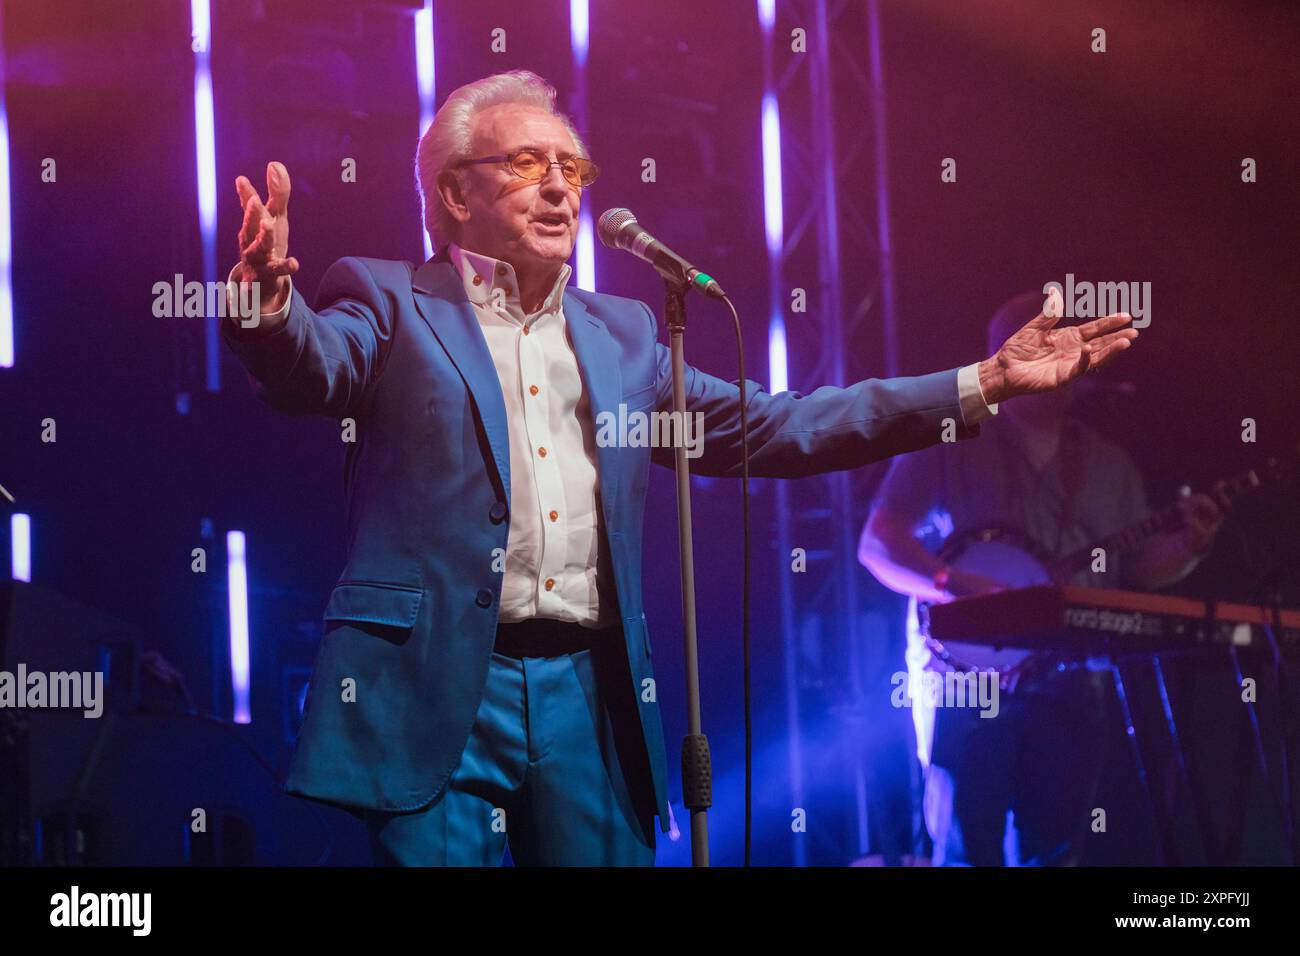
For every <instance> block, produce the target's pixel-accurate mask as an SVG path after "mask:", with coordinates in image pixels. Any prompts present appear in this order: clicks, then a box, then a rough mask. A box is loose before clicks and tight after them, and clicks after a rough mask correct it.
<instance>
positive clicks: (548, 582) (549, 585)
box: [546, 578, 555, 591]
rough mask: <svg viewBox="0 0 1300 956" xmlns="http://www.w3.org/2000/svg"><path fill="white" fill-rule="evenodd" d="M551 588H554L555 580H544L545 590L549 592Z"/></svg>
mask: <svg viewBox="0 0 1300 956" xmlns="http://www.w3.org/2000/svg"><path fill="white" fill-rule="evenodd" d="M553 587H555V578H547V579H546V590H548V591H549V590H550V589H551V588H553Z"/></svg>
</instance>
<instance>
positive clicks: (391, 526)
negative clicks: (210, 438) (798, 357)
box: [223, 258, 978, 830]
mask: <svg viewBox="0 0 1300 956" xmlns="http://www.w3.org/2000/svg"><path fill="white" fill-rule="evenodd" d="M318 304H319V305H320V306H321V309H320V311H313V310H312V309H310V308H309V307H308V306H307V303H306V302H305V301H304V300H303V298H302V296H301V295H300V294H299V293H298V292H297V291H295V292H294V293H293V299H292V304H291V307H290V311H289V315H288V320H287V321H286V322H284V323H283V324H281V325H279V326H277V327H275V328H274V329H270V330H268V329H266V328H256V329H246V330H245V329H240V328H239V327H238V325H237V324H236V323H234V322H226V323H224V324H223V325H224V327H223V335H224V337H225V338H226V341H227V342H228V343H229V345H230V347H231V348H232V349H233V350H234V351H235V353H236V354H237V355H238V356H239V358H240V360H241V361H242V362H243V364H244V366H245V367H246V368H247V370H248V372H249V374H250V376H251V378H252V380H253V383H254V389H255V390H256V392H257V394H258V395H259V396H260V397H261V398H263V399H264V400H265V401H266V402H267V403H269V404H270V405H271V406H273V407H274V408H277V409H279V410H281V411H284V412H288V413H290V414H307V413H320V414H325V415H329V416H332V417H335V418H344V417H351V418H353V419H355V421H356V423H357V424H356V442H355V443H354V444H350V445H349V446H348V453H347V459H346V466H345V474H344V484H345V490H346V495H347V501H348V558H347V565H346V567H345V568H344V570H343V573H342V575H341V576H340V578H339V581H338V584H337V585H336V586H335V588H334V590H333V591H332V593H331V594H330V596H329V602H328V604H327V605H326V608H325V620H326V622H327V626H326V631H325V634H324V637H323V638H322V641H321V646H320V650H319V652H318V655H317V658H316V664H315V669H314V671H313V674H312V679H311V684H310V690H309V694H308V701H307V707H306V712H305V714H304V719H303V726H302V732H301V734H300V736H299V739H298V743H297V747H296V750H295V752H294V756H293V760H292V762H291V766H290V770H289V775H288V779H287V782H286V789H287V790H288V792H290V793H293V794H296V795H299V796H303V797H308V798H311V799H315V800H320V801H324V802H329V803H335V804H340V805H343V806H344V807H347V808H349V809H350V810H352V812H354V813H359V811H360V810H361V809H365V808H369V809H374V810H385V811H404V810H406V811H409V810H416V809H419V808H421V807H423V806H425V805H427V804H428V803H430V802H431V801H432V800H434V799H435V798H436V797H437V796H438V794H439V793H440V792H441V791H442V788H443V786H444V785H445V783H446V782H447V779H448V777H450V775H451V773H452V771H453V770H454V769H455V767H456V765H457V763H458V762H459V759H460V755H461V752H462V750H463V749H464V747H465V744H466V741H467V740H468V738H469V733H470V729H471V727H472V725H473V723H474V718H475V712H476V711H477V709H478V704H479V700H480V698H481V696H482V693H483V688H484V684H485V682H486V678H487V673H488V664H489V661H490V659H491V654H492V646H493V639H494V636H495V633H496V624H497V611H498V604H499V599H500V593H501V574H500V572H498V571H494V570H493V552H494V549H497V548H500V549H503V550H502V552H500V553H504V548H505V546H506V533H507V529H508V527H509V523H510V513H509V503H510V453H509V446H508V441H507V422H506V413H505V406H504V403H503V400H502V394H501V386H500V383H499V381H498V379H497V373H496V369H495V366H494V365H493V363H492V357H491V355H490V353H489V351H488V347H487V342H486V340H485V339H484V337H483V333H482V331H481V330H480V328H479V323H478V319H477V318H476V317H475V314H474V311H473V307H472V306H471V305H470V304H469V301H468V299H467V297H466V295H465V290H464V287H463V285H462V284H461V280H460V278H459V276H458V275H457V273H456V271H455V269H454V268H453V267H452V266H451V264H450V263H449V262H447V261H445V260H440V259H433V260H430V261H429V262H426V263H425V264H424V265H422V266H420V267H418V268H417V267H416V266H414V265H413V264H412V263H409V262H394V261H386V260H378V259H359V258H346V259H342V260H340V261H339V262H336V263H335V264H334V265H333V266H331V267H330V269H329V271H328V272H327V273H326V275H325V278H324V279H323V281H322V283H321V288H320V291H319V294H318ZM564 314H565V321H566V324H567V327H568V330H569V334H570V339H571V341H572V343H573V349H574V352H575V354H576V356H577V361H578V365H579V367H580V369H581V375H582V379H583V382H584V384H585V387H586V389H587V391H588V393H589V395H590V398H591V410H592V414H593V416H595V415H598V414H600V413H601V412H603V411H609V412H612V413H613V414H614V415H617V414H618V406H619V403H620V402H622V403H624V404H626V406H627V408H628V410H629V411H631V410H644V411H651V410H655V409H660V410H665V411H666V410H670V409H671V407H672V395H671V391H672V379H671V372H670V358H669V350H668V348H667V347H666V346H664V345H660V344H658V343H657V342H656V338H657V327H656V319H655V316H654V313H653V312H652V311H651V310H650V309H649V308H648V307H647V306H646V305H645V304H644V303H642V302H639V301H636V300H633V299H625V298H621V297H619V296H614V295H604V294H596V293H592V292H584V291H581V290H572V289H571V290H569V291H567V292H566V293H565V294H564ZM746 390H747V396H748V402H749V433H750V470H751V474H753V475H754V476H756V477H797V476H803V475H811V474H816V473H819V472H825V471H832V470H836V469H844V468H853V467H856V466H859V465H865V464H868V463H869V462H873V461H877V460H879V459H882V458H886V457H888V456H890V455H895V454H898V453H900V452H905V451H910V450H912V449H917V448H921V447H923V446H926V445H930V444H932V443H934V442H936V441H938V439H939V438H940V435H941V431H942V428H943V421H944V419H952V420H953V421H954V422H956V425H957V434H958V436H959V437H962V438H965V437H969V436H971V435H973V434H976V433H977V431H978V429H977V428H967V427H966V426H965V423H964V421H963V419H962V415H961V411H960V408H959V404H958V393H957V372H956V370H955V369H954V370H950V371H947V372H938V373H935V374H932V375H923V376H919V377H916V378H897V379H890V380H875V379H872V380H867V381H863V382H858V383H857V384H855V385H852V386H849V387H847V388H833V387H822V388H818V389H817V390H815V391H813V392H811V393H809V394H807V395H801V394H799V393H796V392H784V393H782V394H780V395H772V394H769V393H768V392H765V391H762V386H760V385H759V384H758V383H757V382H752V381H751V382H749V383H748V384H747V386H746ZM686 396H687V403H688V407H689V409H690V410H691V411H692V412H695V411H698V412H703V414H704V424H705V433H704V440H703V454H702V455H701V456H700V457H698V458H696V459H694V460H693V461H692V462H691V465H692V471H693V473H695V474H702V475H727V476H738V475H739V474H740V416H739V389H738V388H737V386H736V385H735V384H730V383H728V382H725V381H723V380H721V379H718V378H714V377H713V376H710V375H707V374H705V373H704V372H701V371H699V370H697V369H694V368H691V367H689V366H688V367H687V369H686ZM652 460H654V461H655V462H657V463H659V464H662V465H667V466H669V467H671V466H672V460H673V459H672V449H670V448H657V449H652V448H644V447H642V448H618V447H602V448H598V450H597V466H598V468H599V474H600V487H601V495H600V498H601V506H602V510H603V515H604V519H605V529H606V535H607V538H608V545H609V551H610V556H611V559H612V565H613V573H614V581H613V585H614V589H615V592H616V596H617V599H618V606H619V611H620V616H621V618H622V625H623V632H624V635H625V637H626V644H627V657H628V663H629V669H630V672H631V677H632V684H631V686H629V687H628V689H627V692H628V693H629V694H633V695H635V697H636V700H637V701H638V707H639V709H640V715H641V724H642V731H643V736H644V741H645V748H646V753H647V755H648V757H649V763H650V769H651V773H652V776H653V780H654V789H655V792H654V798H655V804H656V806H657V807H658V812H659V817H660V825H661V827H662V828H663V829H665V830H667V829H668V823H667V821H668V819H669V816H668V803H667V786H666V776H667V774H666V757H665V750H664V737H663V727H662V724H661V721H660V715H659V709H658V707H659V705H658V703H657V702H655V701H650V702H646V701H644V700H643V697H644V696H657V695H643V694H642V693H641V691H642V688H643V687H644V686H645V685H644V684H643V681H645V680H646V679H647V678H650V677H651V676H652V673H653V672H652V670H651V666H650V664H651V651H650V638H649V635H648V633H647V631H646V619H645V614H644V613H643V607H642V603H641V532H642V519H643V511H644V506H645V496H646V483H647V478H648V471H649V466H650V462H651V461H652ZM348 679H351V680H352V681H354V682H355V684H354V686H355V688H356V691H355V701H344V700H343V691H342V688H343V682H344V681H345V680H348Z"/></svg>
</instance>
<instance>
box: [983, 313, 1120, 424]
mask: <svg viewBox="0 0 1300 956" xmlns="http://www.w3.org/2000/svg"><path fill="white" fill-rule="evenodd" d="M1061 314H1062V309H1061V300H1060V297H1059V293H1057V292H1056V291H1055V290H1053V291H1052V293H1051V297H1050V298H1049V300H1048V302H1047V303H1046V305H1045V306H1044V311H1043V312H1041V313H1040V314H1039V315H1038V317H1037V318H1034V319H1031V320H1030V321H1029V322H1028V323H1027V324H1026V325H1025V327H1024V328H1022V329H1021V330H1020V331H1019V332H1017V333H1016V334H1015V335H1013V336H1011V338H1009V339H1007V340H1006V341H1005V342H1003V343H1002V347H1001V348H1000V349H998V351H997V353H996V354H995V355H992V356H990V357H989V358H986V359H985V360H984V361H983V362H981V363H980V364H979V377H980V379H979V380H980V390H981V391H982V392H983V393H984V400H985V401H986V402H988V403H989V404H990V405H994V404H996V403H998V402H1001V401H1004V400H1006V399H1008V398H1015V397H1016V396H1017V395H1029V394H1032V393H1033V392H1046V391H1050V390H1051V389H1054V388H1060V387H1061V386H1062V385H1064V384H1066V383H1067V382H1072V381H1074V380H1075V379H1076V378H1079V377H1080V376H1081V375H1085V374H1086V373H1088V372H1089V371H1092V370H1095V369H1098V368H1101V367H1102V366H1103V365H1105V364H1106V363H1107V362H1109V361H1110V360H1111V359H1112V358H1114V357H1115V356H1116V355H1118V354H1119V353H1120V352H1122V351H1124V350H1125V349H1126V348H1128V347H1129V345H1131V344H1132V342H1133V340H1134V339H1136V338H1137V336H1138V332H1137V329H1132V328H1128V329H1126V328H1124V326H1125V325H1128V324H1129V322H1131V321H1132V316H1130V315H1128V313H1126V312H1117V313H1115V314H1114V315H1107V316H1105V317H1103V318H1100V319H1093V320H1092V321H1091V322H1084V323H1083V324H1081V325H1072V326H1068V327H1067V328H1063V329H1058V328H1055V325H1056V323H1057V322H1059V321H1060V318H1061Z"/></svg>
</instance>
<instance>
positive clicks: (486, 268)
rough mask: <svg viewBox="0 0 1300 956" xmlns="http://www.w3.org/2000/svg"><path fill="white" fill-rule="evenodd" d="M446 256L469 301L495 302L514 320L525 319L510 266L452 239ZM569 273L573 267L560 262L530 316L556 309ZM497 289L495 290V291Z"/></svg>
mask: <svg viewBox="0 0 1300 956" xmlns="http://www.w3.org/2000/svg"><path fill="white" fill-rule="evenodd" d="M447 255H448V258H449V259H450V260H451V264H452V268H454V269H455V270H456V273H457V274H458V275H459V276H460V280H461V283H462V284H463V285H464V286H465V295H466V296H468V297H469V300H470V302H472V303H474V304H475V305H482V306H488V307H491V306H493V305H495V304H498V303H499V304H500V305H502V306H503V307H504V309H503V314H505V315H508V316H511V317H512V318H514V319H515V320H516V321H520V322H522V321H524V320H525V319H526V318H528V317H526V316H525V315H524V314H523V311H522V308H521V305H520V302H519V283H518V282H516V281H515V267H514V266H512V265H511V264H510V263H508V262H503V261H502V260H500V259H493V258H492V257H491V256H485V255H482V254H481V253H478V252H470V251H469V250H468V249H462V248H461V247H460V246H458V245H456V243H454V242H453V243H450V244H449V245H448V248H447ZM572 273H573V269H572V268H571V267H570V266H569V264H568V263H567V262H565V263H563V264H561V266H560V273H559V275H557V276H556V277H555V285H554V286H552V287H551V291H550V292H549V293H548V294H547V296H546V299H545V300H544V301H543V302H542V304H541V306H540V307H539V308H538V309H537V312H535V313H533V316H536V315H538V314H540V313H542V312H545V311H546V310H548V309H552V310H556V309H558V304H559V303H560V302H561V300H562V297H563V296H564V290H565V288H566V287H567V286H568V284H569V276H570V275H572ZM498 289H499V290H500V292H499V293H498V292H496V290H498ZM530 324H531V323H530Z"/></svg>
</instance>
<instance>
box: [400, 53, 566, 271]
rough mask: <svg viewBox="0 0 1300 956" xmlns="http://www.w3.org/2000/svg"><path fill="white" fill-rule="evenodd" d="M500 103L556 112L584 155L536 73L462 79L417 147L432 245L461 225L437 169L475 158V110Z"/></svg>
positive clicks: (452, 234) (443, 242) (417, 170)
mask: <svg viewBox="0 0 1300 956" xmlns="http://www.w3.org/2000/svg"><path fill="white" fill-rule="evenodd" d="M502 103H520V104H523V105H525V106H533V107H536V108H537V109H539V110H543V111H544V112H546V113H549V114H551V115H552V116H554V117H557V118H558V119H560V120H561V121H562V122H563V123H564V125H565V128H566V129H568V131H569V135H570V136H572V137H573V143H574V148H575V149H577V151H578V154H579V155H581V156H586V155H588V154H587V146H586V144H585V143H584V142H583V141H582V137H580V136H579V135H578V131H577V129H576V128H574V125H573V121H572V120H570V119H569V117H567V116H566V115H564V113H562V112H560V111H559V110H558V109H556V107H555V87H553V86H552V85H551V84H550V83H548V82H546V80H544V79H542V78H541V77H540V76H538V75H537V74H536V73H533V72H531V71H529V70H511V71H510V72H508V73H497V74H495V75H493V76H485V77H484V78H483V79H481V80H475V81H474V82H473V83H466V84H465V85H464V86H462V87H460V88H459V89H457V90H455V91H454V92H453V93H452V94H451V95H450V96H448V97H447V99H446V100H445V101H444V102H443V104H442V108H441V109H439V110H438V112H437V114H436V115H435V116H434V118H433V122H432V123H430V124H429V128H428V129H427V130H425V133H424V135H423V136H422V137H420V146H419V148H418V149H417V150H416V152H415V175H416V182H417V185H418V188H419V190H420V202H421V206H422V208H423V213H424V228H425V229H426V230H427V231H428V233H429V239H430V240H431V241H432V242H433V246H434V248H435V249H437V248H441V247H442V246H444V245H446V244H447V243H448V242H450V241H451V240H452V239H454V238H455V235H456V232H457V229H458V227H459V226H460V223H458V222H457V221H456V218H455V217H454V216H452V214H451V213H450V212H449V211H448V209H447V207H446V206H444V205H443V203H442V199H441V197H439V195H438V174H439V173H441V172H443V171H444V170H448V169H451V168H452V167H453V166H454V165H455V163H456V162H458V161H459V160H462V159H473V158H474V157H473V156H472V155H471V153H470V150H471V149H472V143H471V142H470V140H471V136H472V134H473V132H474V117H475V115H476V114H477V113H478V111H479V110H483V109H487V108H488V107H489V106H499V105H501V104H502ZM462 182H463V180H462Z"/></svg>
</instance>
